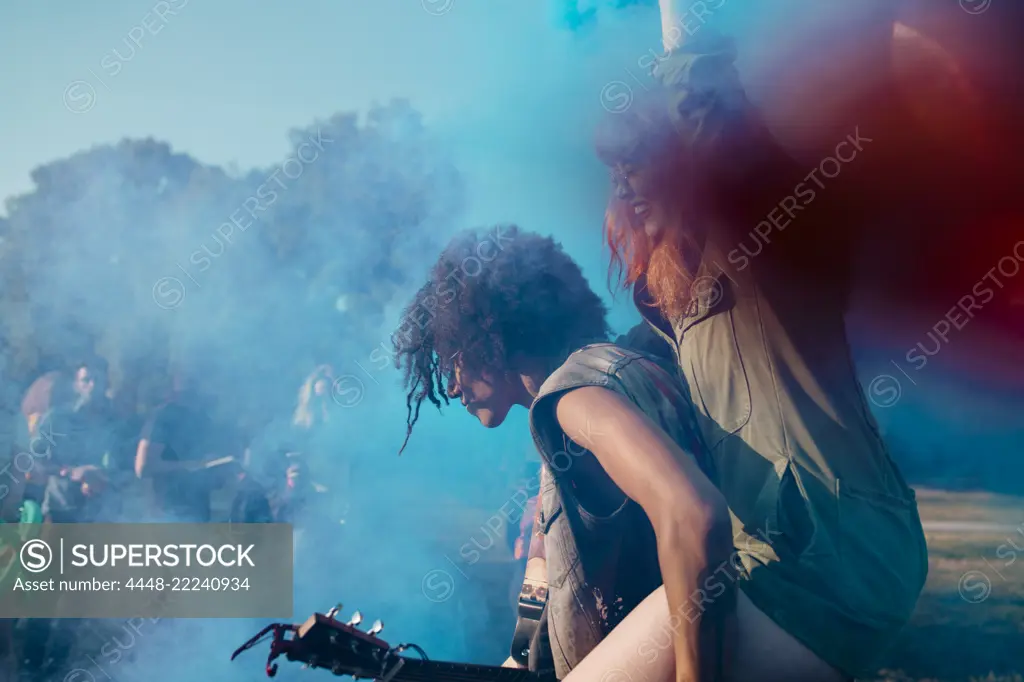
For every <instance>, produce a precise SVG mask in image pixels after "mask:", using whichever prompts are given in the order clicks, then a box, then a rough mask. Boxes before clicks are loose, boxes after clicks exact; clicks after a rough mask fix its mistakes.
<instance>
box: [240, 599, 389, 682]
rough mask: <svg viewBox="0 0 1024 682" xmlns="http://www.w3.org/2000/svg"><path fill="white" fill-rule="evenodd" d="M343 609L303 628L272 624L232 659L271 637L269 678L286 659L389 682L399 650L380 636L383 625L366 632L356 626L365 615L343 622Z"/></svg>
mask: <svg viewBox="0 0 1024 682" xmlns="http://www.w3.org/2000/svg"><path fill="white" fill-rule="evenodd" d="M340 606H341V605H340V604H339V605H338V606H337V607H335V608H333V609H331V610H330V611H328V612H327V613H326V614H322V613H315V614H313V615H312V616H310V617H309V619H308V620H307V621H306V622H305V623H303V624H302V625H286V624H282V623H277V624H274V625H270V626H268V627H266V628H264V629H263V630H262V631H261V632H260V633H259V634H257V635H256V636H255V637H253V638H252V639H250V640H249V641H248V642H246V643H245V644H244V645H242V646H241V647H240V648H239V649H238V650H237V651H235V653H234V654H232V655H231V659H232V660H234V659H235V657H236V656H238V654H240V653H242V652H243V651H245V650H247V649H251V648H252V647H253V646H255V645H256V644H258V643H259V642H260V641H261V640H262V639H263V638H264V637H265V636H266V635H267V634H272V635H273V639H272V641H271V643H270V655H269V656H268V657H267V667H266V672H267V676H268V677H273V676H274V675H275V674H277V664H276V663H274V662H273V661H274V660H275V659H276V658H278V657H279V656H284V657H285V658H286V659H288V660H289V661H299V662H301V663H305V664H306V666H308V667H310V668H326V669H328V670H330V671H331V672H332V673H334V674H335V675H351V676H352V677H356V678H367V679H380V678H385V679H387V675H388V673H389V671H390V670H392V669H394V668H395V666H396V665H401V657H400V656H398V651H397V650H396V649H394V648H392V647H391V646H390V645H389V644H388V643H387V642H385V641H384V640H382V639H380V638H378V637H377V635H378V634H379V633H380V631H381V630H383V629H384V624H383V623H381V622H380V621H379V620H378V621H375V622H374V623H373V625H372V626H371V627H370V629H369V630H367V631H366V632H363V631H362V630H359V629H358V627H357V626H358V625H359V624H360V623H361V622H362V620H363V617H362V614H360V613H359V612H358V611H356V612H355V613H353V614H352V616H351V617H350V618H349V619H348V621H346V622H342V621H340V620H338V619H337V618H336V617H335V616H336V615H337V613H338V611H339V609H340Z"/></svg>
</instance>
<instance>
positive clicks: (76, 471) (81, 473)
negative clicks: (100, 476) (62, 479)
mask: <svg viewBox="0 0 1024 682" xmlns="http://www.w3.org/2000/svg"><path fill="white" fill-rule="evenodd" d="M99 469H100V468H99V467H98V466H94V465H92V464H86V465H85V466H80V467H74V468H73V469H71V471H69V472H68V477H69V478H70V479H71V480H72V481H82V480H85V478H86V476H88V475H89V472H92V471H99Z"/></svg>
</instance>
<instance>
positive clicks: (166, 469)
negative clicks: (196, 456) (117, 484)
mask: <svg viewBox="0 0 1024 682" xmlns="http://www.w3.org/2000/svg"><path fill="white" fill-rule="evenodd" d="M163 454H164V444H163V443H157V442H154V441H150V440H148V439H146V438H143V439H142V440H140V441H139V447H138V448H136V450H135V475H136V476H137V477H138V478H145V477H147V476H159V475H160V474H166V473H170V472H173V471H194V470H196V469H199V468H201V467H202V466H203V464H204V462H202V461H200V460H184V461H173V460H172V461H168V460H165V459H163Z"/></svg>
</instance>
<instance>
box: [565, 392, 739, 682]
mask: <svg viewBox="0 0 1024 682" xmlns="http://www.w3.org/2000/svg"><path fill="white" fill-rule="evenodd" d="M556 415H557V418H558V422H559V424H560V425H561V426H562V429H563V430H564V431H565V433H566V434H567V435H568V436H569V437H570V438H572V439H573V440H574V441H576V442H577V443H579V444H581V445H583V446H584V447H586V448H588V449H589V450H590V451H591V452H592V453H593V454H594V456H595V457H596V459H597V460H598V462H599V463H600V465H601V467H602V468H603V469H604V470H605V472H607V474H608V475H609V477H611V479H612V480H613V481H614V482H615V484H616V485H618V486H619V488H620V489H621V490H622V491H623V492H624V493H625V494H626V495H628V496H629V497H630V498H631V499H633V500H634V501H635V502H636V503H637V504H639V505H640V507H641V508H643V510H644V511H645V512H646V513H647V516H648V517H649V518H650V520H651V525H652V526H653V527H654V531H655V534H656V537H657V545H658V561H659V564H660V565H661V573H662V576H663V577H664V581H665V590H666V595H667V597H668V605H669V609H670V611H671V613H674V614H687V617H686V618H679V619H677V620H679V621H680V623H679V626H678V628H673V632H674V639H673V649H674V652H675V668H676V679H677V680H688V681H692V682H706V681H707V682H710V680H713V679H715V676H716V675H717V674H718V671H717V666H718V664H719V661H718V660H716V659H717V658H718V656H719V654H718V651H717V650H718V646H719V644H720V643H721V638H722V637H723V636H724V635H723V629H724V617H725V616H726V614H727V613H728V612H729V609H730V606H731V604H732V600H731V599H727V598H726V597H725V596H721V597H720V599H717V600H715V603H714V604H712V605H711V606H710V607H709V608H708V609H707V611H705V612H703V613H702V614H701V615H699V616H695V617H694V618H693V620H692V621H691V620H690V615H693V614H692V612H693V610H694V608H693V603H692V602H691V601H690V598H691V596H692V595H694V594H695V593H697V592H698V591H699V589H700V587H701V586H702V585H703V584H704V581H705V580H706V579H707V578H708V577H709V575H710V573H711V572H713V571H714V570H716V568H715V567H718V570H721V568H722V567H723V566H728V565H729V564H728V557H729V555H730V553H731V552H732V530H731V525H730V516H729V509H728V507H727V505H726V502H725V498H724V497H723V496H722V494H721V492H719V490H718V489H717V488H716V487H715V486H714V484H713V483H712V482H711V481H710V480H709V479H708V478H707V477H706V476H705V475H704V473H703V472H702V471H701V470H700V467H698V465H697V463H696V461H695V460H694V459H693V458H692V457H691V456H690V455H688V454H687V453H685V452H684V451H683V450H682V449H681V448H680V447H679V446H678V445H677V444H676V443H675V442H673V441H672V440H671V439H670V438H669V437H668V435H667V434H666V433H665V432H664V431H662V429H661V428H660V427H658V426H657V425H656V424H655V423H654V422H653V421H651V420H650V419H649V418H648V417H647V416H646V415H645V414H643V413H642V412H641V411H640V410H639V409H638V408H637V407H636V406H635V405H634V404H633V403H632V402H630V401H629V400H628V399H626V398H625V397H624V396H621V395H619V394H617V393H615V392H613V391H611V390H608V389H605V388H599V387H585V388H579V389H576V390H574V391H570V392H569V393H566V394H565V395H564V396H562V397H561V398H560V399H559V401H558V404H557V407H556ZM592 424H600V432H601V433H600V437H596V438H595V437H593V436H592V434H593V431H592V429H591V428H590V426H591V425H592ZM731 594H732V596H734V593H731ZM716 607H717V608H716ZM683 621H685V622H683Z"/></svg>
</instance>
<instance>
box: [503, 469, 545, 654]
mask: <svg viewBox="0 0 1024 682" xmlns="http://www.w3.org/2000/svg"><path fill="white" fill-rule="evenodd" d="M546 475H550V474H548V473H547V467H543V468H542V472H541V485H540V490H541V491H543V490H544V483H545V476H546ZM540 494H541V495H542V494H543V492H541V493H540ZM543 509H544V505H543V503H542V500H540V499H538V500H537V511H536V513H535V514H534V517H533V532H532V533H531V535H530V549H529V552H528V553H527V559H526V576H525V577H524V578H523V587H522V589H520V591H519V609H518V618H517V619H516V631H515V634H513V635H512V650H511V656H512V658H513V659H514V660H515V661H516V662H517V663H519V664H520V665H524V666H527V665H529V661H530V658H531V656H530V649H531V648H536V647H535V646H534V644H533V642H534V639H535V638H536V637H537V634H538V631H539V630H540V625H541V623H542V621H543V619H544V617H545V616H546V613H545V611H544V609H545V606H546V605H547V601H548V571H547V557H546V555H545V552H544V525H543V521H544V512H543ZM535 656H536V653H535Z"/></svg>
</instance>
